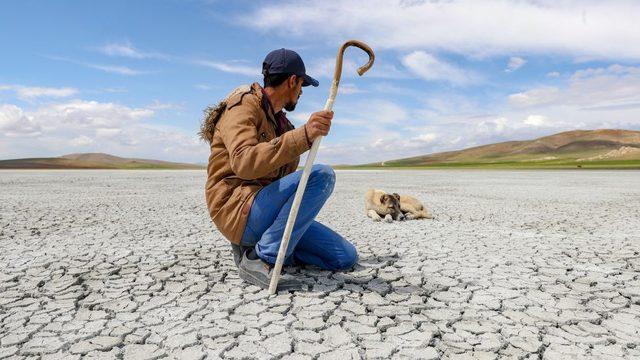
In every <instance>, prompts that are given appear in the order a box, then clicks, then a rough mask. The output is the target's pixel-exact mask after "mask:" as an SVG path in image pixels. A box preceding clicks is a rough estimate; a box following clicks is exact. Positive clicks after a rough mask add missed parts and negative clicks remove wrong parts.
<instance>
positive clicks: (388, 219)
mask: <svg viewBox="0 0 640 360" xmlns="http://www.w3.org/2000/svg"><path fill="white" fill-rule="evenodd" d="M384 221H386V222H388V223H390V222H393V218H392V217H391V215H390V214H387V216H385V217H384Z"/></svg>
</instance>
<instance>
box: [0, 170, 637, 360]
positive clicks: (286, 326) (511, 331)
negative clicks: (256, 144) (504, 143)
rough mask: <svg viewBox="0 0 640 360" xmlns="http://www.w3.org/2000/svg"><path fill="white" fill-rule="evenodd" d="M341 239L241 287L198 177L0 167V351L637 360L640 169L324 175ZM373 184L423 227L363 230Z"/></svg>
mask: <svg viewBox="0 0 640 360" xmlns="http://www.w3.org/2000/svg"><path fill="white" fill-rule="evenodd" d="M336 176H337V181H336V187H335V190H334V193H333V195H332V196H331V198H330V199H329V201H328V202H327V204H326V206H325V207H324V208H323V210H322V211H321V213H320V214H319V216H318V220H319V221H320V222H322V223H324V224H326V225H328V226H330V227H332V228H333V229H335V230H337V231H338V232H339V233H341V234H342V235H343V236H344V237H345V238H346V239H348V240H350V241H352V242H353V243H354V244H355V245H356V247H357V249H358V252H359V262H358V264H357V265H356V267H355V268H353V269H352V270H350V271H346V272H335V273H334V272H327V271H321V270H319V269H317V268H311V267H305V268H289V269H287V271H288V272H290V273H293V274H294V275H296V276H298V277H300V278H301V279H303V280H304V282H305V283H306V284H307V289H306V290H304V291H297V292H291V293H290V292H281V293H279V294H278V295H277V296H275V297H269V296H268V294H267V292H266V291H265V290H261V289H259V288H257V287H255V286H250V285H247V284H246V283H243V282H242V281H241V280H240V279H239V278H238V275H237V271H236V268H235V265H234V264H233V260H232V255H231V252H230V246H229V244H228V242H227V241H226V240H225V239H224V238H223V237H222V236H221V235H220V233H219V232H218V231H217V230H216V229H215V227H214V226H213V224H212V223H211V221H210V219H209V216H208V213H207V209H206V206H205V202H204V192H203V186H204V181H205V177H206V174H205V172H204V171H202V170H194V171H160V170H151V171H137V170H136V171H133V170H132V171H101V170H96V171H93V170H80V171H35V170H34V171H28V170H27V171H9V170H7V171H0V358H10V359H43V360H45V359H80V358H84V359H159V358H170V359H171V358H176V359H205V358H206V359H219V358H222V359H245V358H259V359H361V358H366V359H402V358H406V359H439V358H442V359H496V358H513V359H588V358H591V359H634V358H635V359H638V358H640V172H639V171H580V170H576V171H564V170H563V171H507V170H504V171H503V170H495V171H486V170H428V171H419V170H416V171H414V170H398V171H346V170H345V171H342V170H338V171H336ZM369 187H374V188H380V189H383V190H386V191H388V192H398V193H400V194H403V193H406V194H410V195H413V196H415V197H416V198H418V199H420V200H421V201H422V202H423V203H424V204H425V205H426V206H427V207H428V208H429V209H430V210H431V212H432V213H433V214H434V215H435V219H433V220H414V221H404V222H394V223H390V224H388V223H384V222H377V223H376V222H372V221H371V219H369V218H367V217H366V216H365V214H364V199H363V197H364V193H365V191H366V190H367V189H368V188H369Z"/></svg>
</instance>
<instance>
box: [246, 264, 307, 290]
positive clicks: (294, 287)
mask: <svg viewBox="0 0 640 360" xmlns="http://www.w3.org/2000/svg"><path fill="white" fill-rule="evenodd" d="M238 275H239V276H240V279H242V280H244V281H246V282H248V283H249V284H251V285H256V286H258V287H261V288H263V289H268V288H269V285H270V283H264V282H262V281H260V280H259V279H258V278H257V277H256V276H254V275H253V274H251V273H250V272H247V271H245V270H243V269H242V268H238ZM301 288H302V284H300V285H299V286H298V285H286V284H278V289H277V290H298V289H301Z"/></svg>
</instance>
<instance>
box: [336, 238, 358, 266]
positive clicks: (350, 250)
mask: <svg viewBox="0 0 640 360" xmlns="http://www.w3.org/2000/svg"><path fill="white" fill-rule="evenodd" d="M357 262H358V252H357V251H356V247H355V246H353V245H352V244H351V243H349V242H345V246H344V252H343V254H342V255H341V256H338V257H337V258H336V261H335V270H348V269H351V268H352V267H353V266H354V265H355V264H356V263H357Z"/></svg>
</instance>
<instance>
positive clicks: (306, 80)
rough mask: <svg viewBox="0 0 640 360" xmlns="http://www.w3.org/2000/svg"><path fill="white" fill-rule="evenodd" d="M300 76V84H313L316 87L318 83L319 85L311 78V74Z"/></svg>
mask: <svg viewBox="0 0 640 360" xmlns="http://www.w3.org/2000/svg"><path fill="white" fill-rule="evenodd" d="M302 78H303V79H304V81H302V86H309V85H313V86H314V87H318V85H320V83H319V82H318V80H316V79H314V78H312V77H311V76H309V75H307V74H304V75H302Z"/></svg>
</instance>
